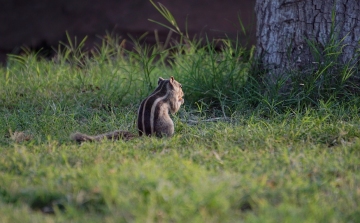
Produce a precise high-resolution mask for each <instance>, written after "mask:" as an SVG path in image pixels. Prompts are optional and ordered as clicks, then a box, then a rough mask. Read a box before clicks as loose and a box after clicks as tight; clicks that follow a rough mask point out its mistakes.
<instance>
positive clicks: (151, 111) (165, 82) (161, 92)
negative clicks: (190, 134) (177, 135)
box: [71, 77, 184, 142]
mask: <svg viewBox="0 0 360 223" xmlns="http://www.w3.org/2000/svg"><path fill="white" fill-rule="evenodd" d="M183 97H184V92H183V91H182V85H181V84H180V83H179V82H177V81H176V80H175V79H174V77H170V79H163V78H161V77H160V78H159V80H158V86H157V88H156V89H155V91H154V92H153V93H151V94H150V95H149V96H148V97H147V98H145V99H144V100H143V101H142V102H141V104H140V107H139V110H138V116H137V127H138V131H139V136H142V135H146V136H152V135H155V136H157V137H161V136H172V135H173V134H174V122H173V121H172V119H171V117H170V115H169V112H170V113H172V114H173V113H175V112H177V111H178V110H179V109H180V106H181V105H182V104H183V103H184V98H183ZM134 137H136V136H135V135H134V134H132V133H130V132H127V131H120V130H118V131H114V132H109V133H105V134H100V135H96V136H89V135H86V134H82V133H75V134H73V135H72V136H71V138H72V139H73V140H75V141H77V142H84V141H101V140H102V139H104V138H106V139H110V140H118V139H124V140H129V139H131V138H134Z"/></svg>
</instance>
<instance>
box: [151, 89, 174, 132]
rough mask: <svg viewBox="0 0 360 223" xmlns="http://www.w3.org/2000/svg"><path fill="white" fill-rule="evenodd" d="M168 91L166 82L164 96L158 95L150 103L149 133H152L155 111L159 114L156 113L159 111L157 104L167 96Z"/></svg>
mask: <svg viewBox="0 0 360 223" xmlns="http://www.w3.org/2000/svg"><path fill="white" fill-rule="evenodd" d="M169 91H170V89H169V84H166V94H165V95H164V96H162V97H158V98H157V99H156V100H155V101H154V103H153V104H152V106H151V112H150V126H151V135H152V134H154V119H155V113H156V114H157V115H159V114H158V113H159V110H160V108H159V107H158V106H160V105H159V103H160V102H161V101H162V100H164V99H165V98H166V97H168V95H169Z"/></svg>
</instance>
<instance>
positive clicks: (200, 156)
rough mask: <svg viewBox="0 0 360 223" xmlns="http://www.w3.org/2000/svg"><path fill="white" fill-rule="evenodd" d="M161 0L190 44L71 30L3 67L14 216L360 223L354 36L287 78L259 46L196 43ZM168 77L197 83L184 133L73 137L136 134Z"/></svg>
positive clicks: (4, 163) (5, 164) (183, 117)
mask: <svg viewBox="0 0 360 223" xmlns="http://www.w3.org/2000/svg"><path fill="white" fill-rule="evenodd" d="M156 6H157V7H158V10H159V11H160V12H162V13H163V15H164V16H165V18H168V20H169V22H170V25H171V26H168V27H169V29H170V30H171V32H175V33H177V34H178V36H179V38H178V39H177V41H175V40H174V41H172V40H168V41H166V42H165V43H160V42H158V43H157V44H156V45H154V46H147V45H145V44H143V43H142V41H143V38H146V36H144V37H143V38H140V39H139V40H133V45H134V50H132V51H126V50H125V49H124V47H123V45H124V40H122V39H121V38H117V37H114V36H111V35H109V36H106V37H104V38H103V44H102V45H101V46H99V47H98V48H96V49H94V50H92V51H86V50H85V49H84V48H83V47H84V41H77V40H76V39H70V38H69V41H68V43H61V44H60V46H59V48H58V49H56V50H57V54H56V57H54V58H52V59H51V60H49V59H43V58H41V57H39V56H38V55H37V53H33V52H26V53H25V54H23V55H20V56H15V55H11V56H9V60H8V63H7V64H6V66H4V67H1V68H0V75H1V78H0V86H1V88H0V104H1V108H0V172H1V174H0V182H1V185H0V207H1V208H0V219H1V222H84V221H87V222H357V221H358V219H359V218H360V211H359V208H358V207H359V203H360V174H359V169H360V159H359V156H360V140H359V136H360V119H359V95H358V92H359V85H358V78H359V76H358V67H357V63H356V62H357V61H356V60H355V59H354V61H353V62H349V64H340V63H337V57H336V56H337V55H339V53H341V48H342V47H341V43H335V42H330V43H329V46H326V47H325V49H323V50H320V48H318V46H316V44H312V43H311V42H309V44H311V46H312V47H313V49H314V54H316V55H318V57H316V58H318V59H319V61H315V62H316V63H314V65H313V66H311V67H309V68H307V69H306V70H304V71H302V72H298V71H288V72H287V73H286V75H284V77H283V78H279V80H278V81H277V82H275V83H274V82H270V81H269V80H267V79H266V72H267V71H262V70H260V69H257V67H258V66H257V64H256V61H255V59H254V58H253V56H252V55H253V50H254V49H251V48H250V49H249V48H245V47H243V46H240V45H239V44H238V42H237V41H232V40H227V39H225V40H219V41H217V42H213V41H210V40H206V39H205V40H202V41H201V40H191V39H189V37H188V36H187V35H186V33H182V32H181V31H180V30H178V29H177V25H176V22H175V20H172V18H171V14H170V13H169V12H168V11H167V10H166V8H163V7H162V6H161V5H156ZM162 25H164V24H162ZM215 46H216V47H215ZM218 46H221V50H215V49H218ZM159 76H162V77H164V78H168V77H170V76H174V77H175V78H176V79H177V80H178V81H179V82H181V83H182V84H183V89H184V92H185V101H186V103H185V106H184V107H183V108H182V109H181V111H180V112H179V113H178V114H177V115H175V116H174V117H173V119H174V122H175V125H176V129H175V132H176V134H175V136H174V137H172V138H163V139H157V138H147V137H144V138H138V139H134V140H131V141H128V142H124V141H118V142H101V143H85V144H82V145H78V144H76V143H74V142H71V141H70V138H69V135H70V134H71V133H73V132H75V131H80V132H85V133H89V134H97V133H102V132H106V131H112V130H115V129H122V130H129V131H132V132H136V127H135V119H136V110H137V106H138V104H139V103H140V101H141V100H142V99H143V98H144V97H145V96H146V95H148V94H149V92H151V91H152V90H153V89H154V88H155V84H156V82H157V78H158V77H159Z"/></svg>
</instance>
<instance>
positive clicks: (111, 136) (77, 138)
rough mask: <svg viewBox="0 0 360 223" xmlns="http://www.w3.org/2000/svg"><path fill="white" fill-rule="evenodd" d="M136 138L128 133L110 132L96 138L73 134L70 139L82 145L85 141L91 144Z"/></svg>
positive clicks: (77, 133)
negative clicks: (105, 140)
mask: <svg viewBox="0 0 360 223" xmlns="http://www.w3.org/2000/svg"><path fill="white" fill-rule="evenodd" d="M134 137H136V135H134V134H132V133H131V132H127V131H120V130H118V131H113V132H108V133H104V134H100V135H96V136H90V135H86V134H83V133H80V132H76V133H74V134H72V135H71V136H70V138H71V139H72V140H74V141H76V142H78V143H82V142H85V141H89V142H94V141H101V140H103V139H108V140H112V141H115V140H119V139H122V140H125V141H127V140H129V139H132V138H134Z"/></svg>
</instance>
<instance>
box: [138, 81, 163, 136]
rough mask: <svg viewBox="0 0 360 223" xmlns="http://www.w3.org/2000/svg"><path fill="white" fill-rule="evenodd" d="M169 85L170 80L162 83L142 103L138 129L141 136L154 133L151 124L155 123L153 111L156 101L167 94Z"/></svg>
mask: <svg viewBox="0 0 360 223" xmlns="http://www.w3.org/2000/svg"><path fill="white" fill-rule="evenodd" d="M168 83H169V81H168V80H166V81H162V82H161V83H160V84H159V85H158V87H157V88H156V89H155V91H154V92H153V93H152V94H151V95H150V96H149V97H147V98H146V99H145V100H144V101H143V102H142V103H141V105H140V108H139V111H138V114H139V115H138V128H139V134H140V135H142V134H145V135H150V134H151V133H152V129H153V127H152V126H153V125H151V123H154V121H153V120H152V119H151V117H152V116H151V110H152V107H153V105H154V102H155V101H156V99H157V98H158V97H162V96H163V95H166V94H167V89H168V88H167V87H166V86H167V84H168ZM164 86H165V87H164ZM145 111H147V112H145Z"/></svg>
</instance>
